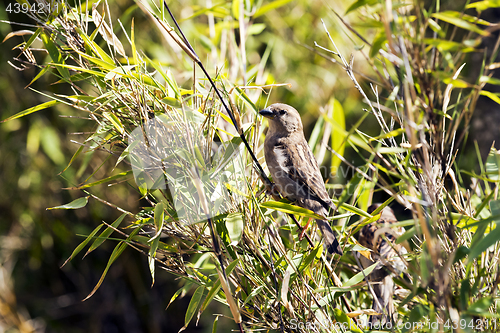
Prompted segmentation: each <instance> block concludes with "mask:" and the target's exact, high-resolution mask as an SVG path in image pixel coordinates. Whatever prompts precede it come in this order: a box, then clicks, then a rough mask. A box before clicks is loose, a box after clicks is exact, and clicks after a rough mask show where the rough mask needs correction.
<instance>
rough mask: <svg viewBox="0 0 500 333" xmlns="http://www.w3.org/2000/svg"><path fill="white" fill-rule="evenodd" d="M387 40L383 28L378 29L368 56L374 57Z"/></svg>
mask: <svg viewBox="0 0 500 333" xmlns="http://www.w3.org/2000/svg"><path fill="white" fill-rule="evenodd" d="M386 41H387V37H386V35H385V31H384V29H380V30H379V31H378V32H377V34H376V35H375V38H374V39H373V42H372V47H371V49H370V58H374V57H375V56H377V55H378V51H379V50H380V49H381V48H382V46H384V44H385V42H386Z"/></svg>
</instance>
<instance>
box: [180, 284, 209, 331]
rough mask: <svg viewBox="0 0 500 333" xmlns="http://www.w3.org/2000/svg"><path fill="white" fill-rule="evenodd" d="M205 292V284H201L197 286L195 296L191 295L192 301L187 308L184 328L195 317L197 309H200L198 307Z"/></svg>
mask: <svg viewBox="0 0 500 333" xmlns="http://www.w3.org/2000/svg"><path fill="white" fill-rule="evenodd" d="M204 292H205V286H199V287H198V288H196V290H195V292H194V294H193V297H191V301H189V305H188V308H187V310H186V316H185V318H184V328H186V327H187V326H188V324H189V322H190V321H191V319H192V318H193V316H194V314H195V313H196V311H198V307H199V305H200V302H201V298H202V297H203V293H204Z"/></svg>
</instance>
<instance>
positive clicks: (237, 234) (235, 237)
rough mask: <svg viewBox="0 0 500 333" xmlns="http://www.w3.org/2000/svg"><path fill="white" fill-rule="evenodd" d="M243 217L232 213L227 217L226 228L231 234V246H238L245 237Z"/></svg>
mask: <svg viewBox="0 0 500 333" xmlns="http://www.w3.org/2000/svg"><path fill="white" fill-rule="evenodd" d="M243 227H244V223H243V216H242V215H241V214H240V213H232V214H229V215H228V216H227V217H226V228H227V232H228V233H229V239H230V240H231V245H237V244H238V243H239V241H240V240H241V236H242V235H243Z"/></svg>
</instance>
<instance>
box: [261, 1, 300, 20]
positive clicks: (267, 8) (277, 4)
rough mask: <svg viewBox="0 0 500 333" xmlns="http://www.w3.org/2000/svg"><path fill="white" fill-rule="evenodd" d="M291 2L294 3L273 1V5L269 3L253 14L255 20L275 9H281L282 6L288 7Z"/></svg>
mask: <svg viewBox="0 0 500 333" xmlns="http://www.w3.org/2000/svg"><path fill="white" fill-rule="evenodd" d="M289 2H292V0H276V1H273V2H271V3H268V4H267V5H264V6H262V7H260V8H259V9H258V10H257V11H256V12H255V14H253V18H257V17H259V16H262V15H264V14H266V13H267V12H269V11H271V10H273V9H276V8H279V7H281V6H284V5H286V4H287V3H289Z"/></svg>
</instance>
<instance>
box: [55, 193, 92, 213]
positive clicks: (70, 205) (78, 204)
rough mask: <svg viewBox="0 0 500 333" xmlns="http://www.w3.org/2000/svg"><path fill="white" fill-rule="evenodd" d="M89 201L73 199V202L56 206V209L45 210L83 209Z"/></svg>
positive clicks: (84, 198) (87, 198) (85, 198)
mask: <svg viewBox="0 0 500 333" xmlns="http://www.w3.org/2000/svg"><path fill="white" fill-rule="evenodd" d="M88 201H89V197H88V196H87V197H81V198H78V199H75V200H73V201H71V202H70V203H67V204H65V205H62V206H56V207H51V208H47V210H52V209H79V208H83V207H85V206H86V205H87V202H88Z"/></svg>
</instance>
